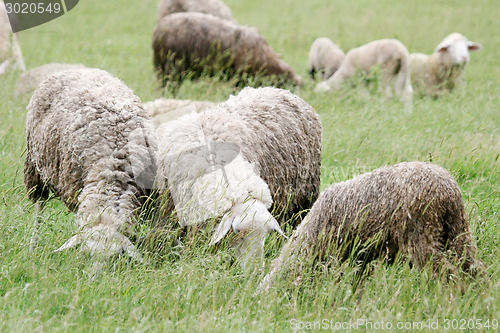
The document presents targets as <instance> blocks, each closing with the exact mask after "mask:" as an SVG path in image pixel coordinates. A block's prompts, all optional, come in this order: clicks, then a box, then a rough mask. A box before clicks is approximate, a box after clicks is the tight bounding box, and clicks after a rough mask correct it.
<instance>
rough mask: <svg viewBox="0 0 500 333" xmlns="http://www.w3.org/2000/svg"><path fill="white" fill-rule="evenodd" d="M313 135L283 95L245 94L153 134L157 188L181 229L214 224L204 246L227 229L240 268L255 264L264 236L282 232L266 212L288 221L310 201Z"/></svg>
mask: <svg viewBox="0 0 500 333" xmlns="http://www.w3.org/2000/svg"><path fill="white" fill-rule="evenodd" d="M321 133H322V129H321V123H320V121H319V117H318V115H317V114H316V112H315V111H314V109H312V107H311V106H310V105H309V104H307V103H306V102H304V101H303V100H302V99H300V98H299V97H297V96H295V95H293V94H292V93H290V92H289V91H286V90H282V89H277V88H271V87H267V88H259V89H253V88H245V89H243V90H242V91H241V92H240V93H239V94H238V95H237V96H232V97H231V98H230V99H229V100H228V101H227V102H224V103H221V104H218V105H216V106H214V107H213V108H210V109H208V110H206V111H204V112H202V113H198V114H197V113H192V114H188V115H184V116H183V117H181V118H179V119H177V120H173V121H170V122H167V123H165V124H163V125H162V126H161V127H160V128H159V129H158V139H159V152H158V164H159V166H158V178H159V179H158V184H159V187H160V188H161V189H162V192H164V193H165V192H167V190H168V191H169V194H170V195H171V197H172V199H173V202H174V203H175V210H176V214H177V216H178V218H179V221H180V224H181V225H183V226H186V225H193V224H201V223H204V222H206V221H208V220H210V219H213V218H218V217H221V222H220V223H219V225H218V227H217V228H216V231H215V233H214V234H213V237H212V240H211V244H215V243H217V242H218V241H220V240H221V239H222V238H223V237H224V236H225V235H226V234H227V233H228V232H229V231H230V230H231V228H232V229H233V231H234V232H235V233H236V234H237V240H236V241H233V242H232V243H231V247H232V248H234V249H235V250H236V253H237V255H238V257H240V258H239V259H241V263H242V265H245V264H246V263H247V262H248V261H250V260H251V259H257V260H259V259H261V258H262V250H263V246H264V242H265V239H266V237H267V235H268V233H269V232H270V231H272V230H276V231H278V232H280V233H282V231H281V228H280V226H279V224H278V222H277V221H276V220H275V218H274V217H273V215H271V213H270V211H273V212H275V213H276V214H277V215H279V214H283V213H290V214H294V213H297V212H300V211H302V210H304V209H308V208H309V207H310V206H311V204H312V202H313V201H314V200H315V199H316V197H317V195H318V192H319V181H320V167H321ZM272 205H273V208H272V207H271V206H272Z"/></svg>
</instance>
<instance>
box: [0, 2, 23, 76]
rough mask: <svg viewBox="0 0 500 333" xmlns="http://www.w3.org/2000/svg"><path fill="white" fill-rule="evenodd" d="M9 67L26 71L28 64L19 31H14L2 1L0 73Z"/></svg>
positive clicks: (0, 4)
mask: <svg viewBox="0 0 500 333" xmlns="http://www.w3.org/2000/svg"><path fill="white" fill-rule="evenodd" d="M11 18H12V19H14V18H15V17H14V16H11ZM9 69H13V70H20V71H25V70H26V65H25V64H24V59H23V54H22V51H21V46H20V45H19V33H18V32H16V33H12V29H11V25H10V21H9V15H8V14H7V9H6V8H5V4H4V2H3V1H0V75H1V74H4V73H5V72H7V71H8V70H9Z"/></svg>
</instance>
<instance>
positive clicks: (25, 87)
mask: <svg viewBox="0 0 500 333" xmlns="http://www.w3.org/2000/svg"><path fill="white" fill-rule="evenodd" d="M82 68H85V66H83V65H80V64H60V63H50V64H45V65H41V66H39V67H35V68H32V69H30V70H29V71H27V72H24V73H23V74H21V76H20V77H19V81H18V82H17V87H16V96H22V95H28V94H31V93H33V91H34V90H35V89H36V87H38V84H39V83H40V82H42V80H43V79H44V78H45V77H46V76H48V75H51V74H54V73H57V72H60V71H65V70H69V69H82Z"/></svg>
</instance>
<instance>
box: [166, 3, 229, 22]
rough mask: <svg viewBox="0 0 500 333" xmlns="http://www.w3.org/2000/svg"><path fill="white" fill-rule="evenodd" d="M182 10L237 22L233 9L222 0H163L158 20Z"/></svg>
mask: <svg viewBox="0 0 500 333" xmlns="http://www.w3.org/2000/svg"><path fill="white" fill-rule="evenodd" d="M180 12H198V13H204V14H211V15H213V16H217V17H219V18H221V19H224V20H228V21H231V22H234V23H236V20H235V19H234V18H233V15H232V14H231V9H230V8H229V7H228V6H227V5H226V4H225V3H224V2H222V1H221V0H162V1H160V4H159V5H158V20H160V19H161V18H163V17H165V16H167V15H170V14H173V13H180Z"/></svg>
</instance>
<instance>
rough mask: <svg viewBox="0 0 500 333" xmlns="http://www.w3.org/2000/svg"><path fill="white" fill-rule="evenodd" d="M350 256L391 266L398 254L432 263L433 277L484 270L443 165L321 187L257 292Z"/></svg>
mask: <svg viewBox="0 0 500 333" xmlns="http://www.w3.org/2000/svg"><path fill="white" fill-rule="evenodd" d="M355 243H357V244H356V245H357V248H356V245H355ZM353 250H354V251H356V253H357V255H359V256H362V257H363V258H364V259H365V260H367V261H369V260H371V259H376V258H379V257H383V258H386V259H387V260H389V261H394V260H395V259H396V257H397V255H398V254H399V253H401V254H403V255H404V256H408V257H409V259H410V262H411V263H412V264H413V265H415V266H418V267H423V266H425V265H426V264H427V263H428V262H429V260H430V259H431V258H432V260H433V262H434V266H433V268H434V271H435V272H439V269H440V268H441V267H440V266H441V265H442V266H444V268H445V269H447V270H448V271H449V272H454V273H456V272H457V270H458V269H457V267H456V266H454V264H461V265H462V268H463V269H464V270H465V271H471V272H473V271H474V270H475V268H476V267H477V266H480V265H482V263H481V262H480V261H479V260H476V258H475V252H476V246H475V243H474V240H473V236H472V234H471V230H470V225H469V223H468V222H467V216H466V213H465V210H464V203H463V199H462V194H461V193H460V189H459V187H458V184H457V183H456V181H455V180H454V179H453V177H452V176H451V175H450V173H449V172H448V171H447V170H445V169H444V168H442V167H441V166H438V165H435V164H431V163H423V162H407V163H400V164H396V165H394V166H388V167H382V168H379V169H377V170H375V171H373V172H370V173H365V174H363V175H360V176H357V177H355V178H354V179H351V180H348V181H345V182H340V183H337V184H333V185H331V186H330V187H329V188H328V189H326V190H325V191H324V192H323V193H322V194H321V195H320V197H319V198H318V200H317V201H316V202H315V203H314V205H313V207H312V209H311V211H310V213H309V215H308V216H307V217H306V219H304V221H303V222H302V223H301V224H300V225H299V227H298V228H297V230H296V231H295V232H294V234H293V236H292V237H291V239H290V240H289V241H288V242H287V244H285V246H284V247H283V250H282V251H281V254H280V256H279V257H278V258H277V259H275V260H274V261H273V263H272V269H271V272H270V273H269V274H268V275H267V276H266V277H265V278H264V280H263V282H262V283H261V285H260V286H259V290H260V291H265V290H267V289H268V288H269V287H270V286H271V285H272V284H273V283H274V281H275V279H276V278H277V277H278V275H279V274H280V273H281V272H283V271H284V270H285V269H291V270H293V269H294V268H297V269H298V271H297V272H298V274H299V276H300V271H301V270H302V269H303V267H301V265H302V266H303V263H305V262H306V261H307V260H308V259H312V260H326V259H327V258H328V257H329V256H333V257H339V259H341V260H345V259H346V258H347V257H349V255H350V254H351V251H353ZM293 265H296V267H291V266H293Z"/></svg>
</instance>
